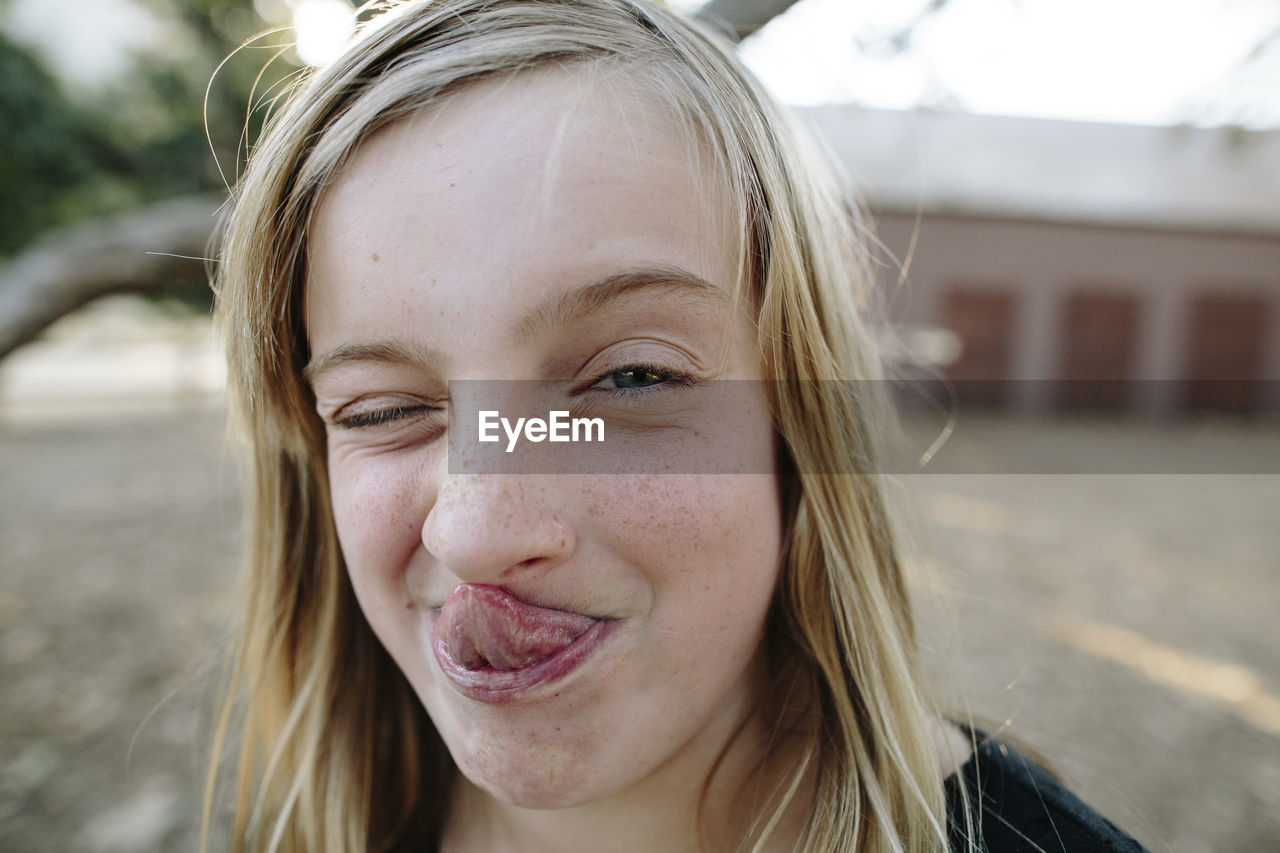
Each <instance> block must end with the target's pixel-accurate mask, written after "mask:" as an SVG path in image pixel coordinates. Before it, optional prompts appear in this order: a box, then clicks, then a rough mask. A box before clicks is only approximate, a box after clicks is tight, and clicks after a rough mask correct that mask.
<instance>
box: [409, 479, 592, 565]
mask: <svg viewBox="0 0 1280 853" xmlns="http://www.w3.org/2000/svg"><path fill="white" fill-rule="evenodd" d="M557 493H558V492H557V490H556V489H555V488H554V486H553V485H552V484H551V483H548V482H547V481H546V480H545V479H544V478H543V477H540V476H535V475H502V474H449V475H446V477H445V480H444V482H443V483H441V484H440V486H439V489H438V491H437V492H436V500H435V503H434V504H433V506H432V507H431V509H430V511H429V512H428V513H427V517H426V520H425V522H424V523H423V525H422V544H423V545H424V546H425V547H426V549H427V551H428V553H430V554H431V555H432V556H433V557H434V558H435V559H436V560H437V561H438V562H439V563H440V565H441V566H443V567H444V568H445V569H446V570H447V571H449V572H451V573H452V574H454V575H455V576H456V577H457V578H458V579H459V580H460V581H462V582H464V583H501V582H505V581H510V580H513V579H514V577H513V576H515V575H520V574H525V573H529V572H536V571H545V570H548V569H551V568H554V567H555V566H556V565H558V564H559V563H562V562H563V561H564V560H565V559H566V558H567V557H568V556H569V555H570V554H571V553H572V552H573V548H574V544H575V543H574V532H573V528H572V526H571V525H570V524H569V523H568V522H567V521H566V517H567V514H566V512H565V507H564V505H563V501H561V500H557Z"/></svg>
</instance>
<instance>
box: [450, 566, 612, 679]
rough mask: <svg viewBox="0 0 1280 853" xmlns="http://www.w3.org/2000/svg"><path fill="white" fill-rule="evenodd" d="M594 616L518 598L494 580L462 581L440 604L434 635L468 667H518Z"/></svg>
mask: <svg viewBox="0 0 1280 853" xmlns="http://www.w3.org/2000/svg"><path fill="white" fill-rule="evenodd" d="M596 621H597V620H595V619H593V618H591V617H590V616H584V615H582V614H581V613H570V612H568V611H566V610H551V609H549V608H546V607H537V606H535V605H533V604H529V603H527V602H524V601H521V600H520V599H518V598H516V597H515V596H513V595H511V594H510V593H508V592H506V591H504V590H502V589H499V588H498V587H496V586H484V585H481V584H471V583H464V584H462V585H460V586H458V587H457V588H456V589H454V591H453V592H451V593H449V597H448V598H446V599H445V602H444V606H443V607H441V608H440V617H439V622H438V623H437V626H436V630H437V632H438V633H437V636H438V637H441V638H443V640H444V643H445V645H446V647H447V648H448V650H449V655H450V656H451V657H452V658H453V659H454V660H455V661H457V662H458V663H459V664H461V665H462V666H463V667H464V668H466V669H473V670H474V669H480V668H482V667H484V666H491V667H493V668H494V669H498V670H512V669H520V668H521V667H526V666H529V665H531V664H535V663H537V662H538V661H541V660H545V659H546V658H548V657H550V656H551V655H553V654H555V653H556V652H558V651H560V650H561V649H563V648H564V647H565V646H567V645H569V644H570V643H572V642H573V641H574V640H575V639H577V638H578V637H579V636H581V635H582V634H583V633H584V632H586V630H587V629H588V628H590V627H591V626H592V625H594V624H595V623H596Z"/></svg>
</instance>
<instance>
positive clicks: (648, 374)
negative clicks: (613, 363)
mask: <svg viewBox="0 0 1280 853" xmlns="http://www.w3.org/2000/svg"><path fill="white" fill-rule="evenodd" d="M667 383H673V384H676V385H682V386H687V385H691V384H692V383H693V378H692V377H691V376H689V375H688V374H686V373H681V372H679V371H676V370H669V369H667V368H665V367H658V366H656V365H650V364H629V365H627V366H625V367H621V368H619V369H617V370H611V371H609V372H608V373H606V374H604V375H603V376H600V377H599V378H597V379H596V381H595V382H593V383H591V387H592V388H598V389H600V390H604V391H622V392H627V391H644V390H646V389H648V388H653V387H655V386H658V385H664V384H667Z"/></svg>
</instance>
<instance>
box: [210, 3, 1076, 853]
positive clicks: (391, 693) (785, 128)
mask: <svg viewBox="0 0 1280 853" xmlns="http://www.w3.org/2000/svg"><path fill="white" fill-rule="evenodd" d="M856 234H857V224H856V222H854V221H853V220H852V218H851V215H850V212H849V210H848V208H847V207H846V206H845V205H844V204H843V203H842V201H841V197H840V195H839V194H838V192H837V189H836V186H835V183H834V182H833V181H832V180H831V178H830V177H829V176H828V175H826V174H824V173H823V171H822V167H821V165H820V162H819V160H818V159H817V158H815V157H813V156H812V155H811V154H810V153H809V152H808V151H807V150H806V149H805V148H804V146H803V143H802V142H801V140H800V139H799V138H798V137H797V136H796V135H795V134H794V133H793V132H792V131H791V129H790V127H789V125H788V123H787V121H786V119H785V118H784V116H783V115H782V114H780V112H779V111H778V109H777V108H776V107H775V106H774V105H773V104H772V102H771V101H770V100H769V99H768V98H767V97H766V96H765V94H764V93H763V92H762V91H760V89H759V88H758V87H757V85H756V84H755V83H754V82H753V81H752V80H751V79H750V77H749V76H748V75H747V74H746V73H745V72H744V71H743V70H742V68H741V67H740V66H739V65H738V63H737V62H736V60H735V59H734V58H733V57H732V55H731V53H730V52H729V51H728V50H727V49H726V48H724V47H723V46H721V45H720V44H719V43H718V42H717V41H716V40H715V39H714V38H712V37H709V36H708V35H706V34H704V33H702V32H701V31H700V30H698V29H697V28H696V27H694V26H692V25H690V24H689V23H688V22H685V21H683V20H681V19H679V18H678V17H676V16H675V15H673V14H671V13H670V12H668V11H665V10H664V9H662V8H660V7H656V6H653V5H650V4H649V3H648V2H644V0H547V1H546V2H529V0H520V1H519V2H517V0H439V2H419V3H405V4H392V5H390V6H389V8H387V9H386V10H384V11H382V12H381V14H379V15H377V16H376V17H375V18H373V19H372V21H371V23H369V24H368V25H366V27H365V28H364V30H363V32H362V33H361V35H360V36H359V37H358V38H357V40H356V41H355V43H354V44H353V45H352V46H351V47H350V48H349V50H348V51H347V53H346V54H345V55H344V56H343V57H342V58H340V59H338V60H337V61H336V62H334V63H333V64H332V65H331V66H330V67H328V68H326V69H324V70H323V71H321V72H319V73H318V74H317V75H316V76H315V77H314V79H312V80H310V81H308V82H307V83H306V84H305V85H303V86H300V87H299V88H298V90H297V91H296V93H295V94H294V97H293V99H292V101H291V102H290V104H289V105H288V106H287V107H286V108H285V109H283V110H282V111H281V112H280V113H279V114H278V115H276V116H275V117H274V120H273V121H272V122H271V125H270V129H269V130H268V131H267V133H266V134H265V137H264V138H263V140H262V141H261V142H260V143H259V145H258V146H257V148H256V150H255V151H254V153H253V156H252V159H251V162H250V165H249V167H248V170H247V173H246V175H245V177H244V180H243V181H242V183H241V185H240V187H239V188H238V191H237V195H236V199H235V209H234V214H233V216H232V219H231V222H230V225H229V228H228V232H227V235H226V240H225V244H224V247H223V255H222V266H221V270H220V276H219V280H220V292H219V300H220V306H221V312H222V317H223V319H224V322H225V324H226V328H227V330H228V333H229V358H230V364H231V372H232V377H231V384H232V389H233V392H232V393H233V399H234V401H235V404H236V413H237V415H238V417H239V420H240V422H241V424H242V426H243V428H244V430H245V433H246V435H247V438H248V439H249V442H250V446H251V448H252V453H251V460H250V461H251V468H250V483H251V487H250V507H249V519H250V528H249V532H250V537H249V562H248V571H247V575H246V577H247V584H246V587H245V600H244V607H243V629H242V642H241V648H240V652H239V657H238V664H237V667H236V669H235V672H234V693H233V697H232V700H229V704H228V711H227V715H226V716H224V729H225V726H226V723H225V720H226V719H227V717H228V716H229V715H230V713H231V709H232V707H234V704H233V703H234V702H240V703H242V708H243V713H244V722H243V725H244V734H243V739H242V746H241V752H240V759H239V766H238V771H237V776H238V780H239V783H238V789H237V790H238V794H237V797H236V816H235V824H234V839H235V841H234V844H235V846H236V847H237V848H245V849H252V850H299V851H352V850H432V849H440V850H457V851H467V850H482V851H503V850H528V851H537V850H587V849H607V850H654V851H657V850H661V851H678V850H714V851H719V850H739V849H741V850H758V851H766V850H795V849H804V850H811V851H832V850H845V851H855V850H856V851H890V850H904V851H925V850H932V851H938V850H943V849H945V848H946V847H947V846H948V845H949V844H954V845H955V846H957V847H958V848H961V849H979V846H980V845H981V843H982V842H981V838H982V834H983V824H982V820H981V814H982V813H983V811H982V809H979V808H978V807H977V806H978V804H979V798H980V793H979V792H978V791H973V790H970V787H971V786H968V785H966V784H964V782H963V781H962V780H963V779H964V778H970V779H972V778H973V774H974V773H975V772H976V770H975V768H977V769H978V770H980V769H981V767H982V765H981V764H979V763H976V762H975V761H971V760H970V753H971V751H972V743H971V741H972V737H973V735H972V732H967V733H962V732H961V731H960V730H958V729H957V728H955V727H953V726H951V725H950V724H948V723H946V722H944V721H943V720H942V719H941V717H940V716H939V715H938V714H937V713H936V712H935V711H934V709H933V707H932V706H931V704H930V702H929V700H928V694H927V692H926V690H925V689H924V686H923V685H922V681H921V676H920V665H919V662H918V660H917V652H916V648H915V644H914V633H913V627H912V618H911V610H910V607H909V602H908V597H907V589H906V581H905V579H904V577H903V558H902V548H901V544H900V542H899V534H898V532H897V530H896V526H895V522H894V518H893V517H892V514H891V513H890V510H889V509H888V506H887V498H886V494H885V486H884V483H883V482H882V478H880V477H878V476H872V475H871V473H872V471H873V466H874V464H875V459H876V458H877V453H878V448H877V442H878V438H877V436H878V430H879V429H880V420H879V419H880V415H879V414H878V412H879V409H878V406H877V405H876V401H875V400H874V399H873V396H872V395H869V394H867V393H866V385H867V384H873V383H863V384H861V385H858V386H855V385H854V384H853V383H844V382H837V381H828V380H861V379H874V378H876V377H877V376H878V370H879V368H878V366H877V359H876V355H875V352H874V350H873V347H872V335H871V333H870V332H869V330H868V329H867V328H866V327H865V326H864V323H863V320H862V318H861V317H860V306H861V305H862V304H863V302H864V300H865V299H866V291H867V288H868V286H869V281H868V275H867V273H866V269H865V263H864V256H863V253H862V249H861V247H860V246H859V244H858V243H857V242H856V237H855V235H856ZM472 380H481V382H479V383H474V382H472ZM729 380H735V381H729ZM493 381H498V386H493V385H489V384H486V383H490V382H493ZM535 386H536V387H538V388H545V387H550V388H552V389H553V390H552V391H550V392H547V393H550V394H553V395H554V394H558V395H560V396H556V397H555V398H554V400H552V402H553V403H555V404H558V405H563V406H564V407H565V409H566V410H568V409H573V411H574V412H575V413H576V412H585V413H586V414H589V415H591V416H593V417H595V418H598V419H599V420H600V421H601V423H602V424H603V431H604V435H603V442H602V443H601V444H599V445H598V446H597V447H592V448H590V449H587V448H586V447H585V446H578V445H572V444H571V445H569V446H568V448H567V449H564V450H560V451H558V453H559V454H560V455H559V457H558V458H559V459H560V460H561V464H560V465H559V466H558V467H555V468H554V469H553V473H537V474H532V473H523V472H521V471H520V470H518V466H516V467H515V468H512V467H511V466H508V467H507V468H506V469H504V470H503V471H502V472H494V471H492V470H484V466H483V465H480V466H479V467H476V466H475V465H471V466H470V467H469V463H468V464H464V463H465V462H467V460H470V461H471V462H474V461H475V460H477V459H481V458H482V456H483V451H485V448H484V447H481V446H480V445H479V444H478V443H476V442H475V441H474V439H475V438H476V437H475V436H474V435H473V434H472V433H471V432H470V431H469V428H468V427H467V424H469V423H471V422H472V418H473V417H474V414H475V412H476V410H477V406H475V405H474V404H473V403H474V400H473V399H472V398H473V397H474V396H475V394H478V393H480V391H478V390H477V389H478V388H481V387H483V388H485V389H487V391H486V393H488V394H490V395H491V396H490V397H489V398H486V399H489V400H490V401H492V400H495V399H496V400H497V401H498V402H497V403H496V404H492V402H491V403H490V405H491V407H493V408H494V409H495V411H494V414H496V413H497V410H500V409H502V407H503V405H506V404H507V403H509V402H510V400H511V399H513V397H514V395H515V394H516V393H517V392H516V391H515V390H513V389H515V388H517V387H535ZM855 387H856V388H857V390H856V393H855ZM554 389H559V390H554ZM724 389H732V392H731V393H729V394H728V397H726V394H725V393H724ZM730 398H731V399H730ZM726 399H730V403H729V404H726V402H725V401H726ZM483 405H484V404H481V407H483ZM463 413H466V414H463ZM504 414H505V413H504ZM525 435H526V437H530V438H533V436H532V434H531V433H528V432H526V434H525ZM504 440H505V439H504ZM535 440H536V439H535ZM708 459H710V462H708ZM583 460H590V461H583ZM695 461H696V462H700V463H701V465H700V466H698V468H697V473H691V472H692V471H694V467H692V466H693V463H694V462H695ZM596 465H602V466H603V467H594V466H596ZM655 472H663V473H655ZM850 472H852V473H850ZM982 754H984V753H983V752H982V750H979V757H981V755H982ZM962 766H964V767H965V773H966V774H968V775H967V776H966V775H965V774H959V775H957V771H958V770H959V768H961V767H962ZM215 772H216V770H215ZM993 772H994V771H993ZM1026 772H1027V773H1032V772H1033V771H1026ZM1034 772H1035V773H1038V771H1034ZM1010 778H1013V777H1012V776H1011V777H1010ZM1018 778H1019V779H1024V778H1030V779H1031V780H1032V782H1033V783H1034V782H1035V781H1036V780H1037V779H1039V778H1040V777H1039V776H1035V777H1034V778H1032V777H1030V776H1025V774H1024V775H1023V776H1019V777H1018ZM1045 784H1046V785H1051V784H1052V783H1050V782H1048V780H1047V777H1045ZM1010 786H1011V787H1013V783H1010ZM210 791H211V793H210V797H212V791H213V787H212V786H211V788H210ZM948 796H950V800H951V805H950V807H948ZM1064 797H1066V799H1064V802H1067V801H1069V796H1067V795H1064ZM1050 799H1051V800H1052V797H1050ZM1072 802H1073V801H1072ZM967 803H972V807H967V806H966V804H967ZM208 808H209V807H208V805H207V806H206V811H208ZM999 808H1000V804H997V808H996V809H995V811H999ZM1055 808H1056V806H1055ZM988 811H991V810H990V809H989V810H988ZM1084 815H1085V817H1084V819H1085V820H1086V821H1087V820H1088V819H1090V815H1089V814H1088V813H1084ZM1038 817H1041V818H1042V817H1043V814H1040V815H1038ZM1004 822H1006V823H1008V822H1009V821H1008V820H1005V821H1004ZM1015 829H1017V827H1016V826H1015ZM1017 831H1018V833H1019V834H1025V833H1022V830H1020V829H1018V830H1017ZM992 849H996V848H995V847H994V846H993V847H992ZM1009 849H1037V848H1036V847H1034V846H1033V847H1025V848H1009ZM1073 849H1081V848H1079V847H1076V848H1073Z"/></svg>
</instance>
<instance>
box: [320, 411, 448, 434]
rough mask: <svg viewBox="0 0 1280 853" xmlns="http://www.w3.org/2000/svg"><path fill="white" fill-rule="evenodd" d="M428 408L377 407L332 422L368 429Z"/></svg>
mask: <svg viewBox="0 0 1280 853" xmlns="http://www.w3.org/2000/svg"><path fill="white" fill-rule="evenodd" d="M430 408H431V407H430V406H393V407H392V408H390V409H378V410H376V411H373V412H361V413H359V414H356V415H348V416H347V417H345V418H340V419H338V420H335V421H334V422H333V423H334V425H335V426H339V427H342V428H343V429H368V428H369V427H376V426H382V425H383V424H389V423H392V422H394V421H399V420H403V419H404V418H407V417H410V416H411V415H416V414H418V413H419V412H424V411H427V410H429V409H430Z"/></svg>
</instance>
